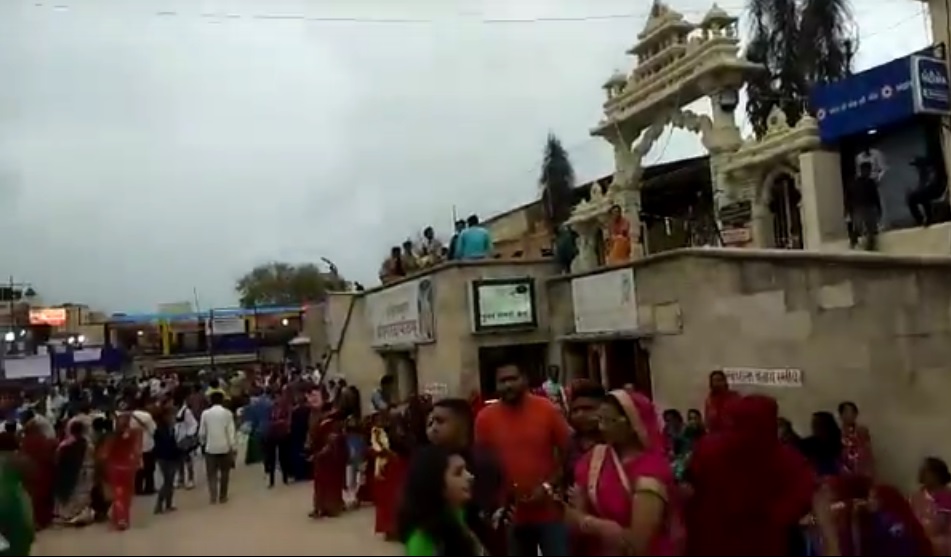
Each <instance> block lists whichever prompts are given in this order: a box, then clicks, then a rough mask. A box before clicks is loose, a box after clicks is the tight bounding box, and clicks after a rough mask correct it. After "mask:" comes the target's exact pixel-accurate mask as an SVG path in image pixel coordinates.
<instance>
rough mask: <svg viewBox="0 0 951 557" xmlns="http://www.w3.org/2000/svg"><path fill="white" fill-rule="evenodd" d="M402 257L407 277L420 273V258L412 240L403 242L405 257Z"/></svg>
mask: <svg viewBox="0 0 951 557" xmlns="http://www.w3.org/2000/svg"><path fill="white" fill-rule="evenodd" d="M401 257H402V260H403V270H404V271H406V274H407V275H411V274H413V273H415V272H416V271H419V258H418V257H417V255H416V247H415V246H414V245H413V241H412V240H406V241H405V242H403V255H402V256H401Z"/></svg>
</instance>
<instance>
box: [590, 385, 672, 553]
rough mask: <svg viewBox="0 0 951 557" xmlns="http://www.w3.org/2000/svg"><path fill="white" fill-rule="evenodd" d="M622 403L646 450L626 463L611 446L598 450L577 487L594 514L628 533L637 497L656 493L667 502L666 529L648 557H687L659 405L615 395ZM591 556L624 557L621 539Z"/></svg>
mask: <svg viewBox="0 0 951 557" xmlns="http://www.w3.org/2000/svg"><path fill="white" fill-rule="evenodd" d="M611 396H613V397H614V398H615V399H617V400H618V402H620V403H621V407H622V408H624V411H625V414H627V417H628V421H629V422H630V423H631V427H632V428H633V429H634V431H635V433H636V434H637V435H638V437H640V438H641V440H642V442H643V444H644V446H645V451H644V452H642V453H641V454H639V455H637V456H634V457H632V458H626V459H624V460H623V461H622V459H621V458H619V456H618V454H617V453H616V452H615V451H614V449H612V448H611V447H610V446H608V445H598V446H596V447H595V448H594V449H592V450H591V451H588V453H587V454H586V455H585V456H584V457H582V458H581V460H579V461H578V464H577V465H576V466H575V471H574V475H575V484H576V489H578V491H579V493H584V494H585V499H586V502H587V506H588V510H589V511H590V512H591V514H592V515H594V516H596V517H598V518H601V519H605V520H610V521H612V522H615V523H617V524H619V525H621V526H622V527H624V528H628V527H629V526H630V524H631V516H632V513H633V502H632V497H633V494H634V492H644V491H647V492H652V493H656V494H657V495H658V496H659V497H661V498H662V499H664V501H666V503H667V515H666V517H665V519H664V523H663V525H662V526H661V527H660V528H659V529H658V530H657V532H656V533H655V534H654V537H653V539H651V540H650V541H649V543H648V551H647V553H646V555H655V556H662V555H682V554H683V552H682V546H683V544H682V541H683V528H682V523H681V516H680V507H679V501H678V500H677V499H678V497H677V495H678V491H677V486H676V482H675V479H674V474H673V470H672V468H671V465H670V462H669V461H668V460H667V456H666V453H665V451H664V449H663V446H664V445H663V435H662V434H661V432H660V428H659V427H658V425H657V424H658V421H657V416H656V412H655V411H654V405H653V403H651V401H650V400H648V399H647V398H646V397H644V396H643V395H640V394H637V393H630V392H627V391H623V390H616V391H612V392H611ZM596 542H597V543H596V544H594V545H595V546H596V547H592V548H591V549H592V550H596V552H594V553H591V555H605V556H607V555H624V552H625V550H624V548H623V544H622V543H621V540H619V539H617V540H615V539H605V538H600V539H598V540H596Z"/></svg>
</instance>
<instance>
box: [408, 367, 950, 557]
mask: <svg viewBox="0 0 951 557" xmlns="http://www.w3.org/2000/svg"><path fill="white" fill-rule="evenodd" d="M497 382H498V389H499V396H500V400H499V401H498V402H495V403H492V404H489V405H487V406H486V405H483V404H481V403H473V401H465V400H457V399H446V400H441V401H438V402H436V403H435V404H434V406H433V408H432V410H431V411H430V413H429V420H428V427H427V438H428V443H424V444H422V445H420V447H419V448H418V449H417V450H416V451H415V453H414V454H413V455H412V459H411V461H410V464H409V466H408V468H406V469H405V470H406V471H405V474H406V477H405V479H404V480H403V481H402V483H403V491H402V498H401V500H402V506H401V511H400V513H399V519H398V522H397V533H398V535H399V538H400V540H401V541H402V542H403V543H404V544H405V547H406V554H407V555H444V554H450V553H451V554H455V555H485V554H489V555H533V556H534V555H537V554H538V553H539V552H540V553H541V554H542V555H891V556H896V555H949V554H951V544H949V542H951V521H949V517H951V489H949V487H948V486H949V483H951V475H949V472H948V466H947V464H946V463H945V462H944V461H943V460H942V459H940V458H937V457H933V456H932V457H927V458H925V459H924V460H923V462H922V465H921V469H920V474H919V477H918V483H919V487H918V489H917V490H915V491H914V493H912V494H911V495H910V497H906V496H905V495H904V494H903V493H902V492H901V491H900V490H899V489H897V488H896V487H894V486H892V485H888V484H886V483H883V482H882V481H881V480H880V479H879V478H878V477H877V475H876V472H875V462H874V456H873V451H872V445H871V435H870V433H869V431H868V429H867V428H866V427H865V426H864V425H862V423H861V422H860V421H859V413H858V407H857V405H855V404H854V403H851V402H843V403H842V404H840V405H839V408H838V419H837V417H836V416H835V415H833V414H832V413H831V412H825V411H820V412H817V413H816V414H815V415H814V416H813V420H812V431H811V432H810V435H809V436H807V437H799V436H798V435H797V434H796V433H795V431H794V430H793V429H792V428H791V427H790V424H789V422H788V421H786V420H783V419H782V418H781V417H780V416H779V408H778V405H777V403H776V401H775V400H774V399H772V398H770V397H766V396H761V395H751V396H743V395H740V394H739V393H737V392H735V391H733V390H732V389H731V388H730V387H729V385H728V383H727V381H726V377H725V376H724V375H723V373H721V372H714V373H712V374H711V377H710V393H709V396H708V397H707V400H706V403H705V405H704V408H703V411H702V412H701V411H700V410H699V409H691V410H688V411H687V412H686V415H687V418H686V419H683V414H681V412H680V411H678V410H667V411H666V412H664V414H663V415H662V416H658V415H657V412H656V410H655V407H654V405H653V403H652V402H651V401H650V400H649V399H648V398H647V397H645V396H643V395H642V394H639V393H637V392H636V391H634V390H633V389H632V388H624V389H619V390H614V391H610V392H605V390H604V389H603V388H602V387H601V386H600V385H598V384H595V383H590V382H587V381H581V382H578V383H576V384H574V385H572V386H570V387H569V388H567V389H562V388H560V387H557V385H552V383H551V382H549V383H547V384H546V385H545V387H544V388H542V389H541V390H539V391H537V392H536V393H532V392H529V390H528V388H527V382H526V378H525V376H524V375H523V374H522V373H521V371H520V370H519V369H518V368H517V367H516V366H513V365H501V366H499V368H498V370H497ZM553 387H554V388H553ZM437 477H438V478H442V481H441V482H434V481H433V478H437Z"/></svg>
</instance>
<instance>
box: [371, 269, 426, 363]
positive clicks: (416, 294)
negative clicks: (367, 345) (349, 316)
mask: <svg viewBox="0 0 951 557" xmlns="http://www.w3.org/2000/svg"><path fill="white" fill-rule="evenodd" d="M434 303H435V289H434V284H433V281H432V279H431V278H429V277H424V278H421V279H416V280H412V281H409V282H403V283H400V284H397V285H394V286H390V287H388V288H384V289H383V290H380V291H377V292H373V293H372V294H368V295H367V296H366V298H365V304H366V306H365V308H366V316H367V321H368V322H369V323H370V327H372V329H373V331H372V340H371V344H372V346H374V347H378V348H379V347H383V346H405V345H413V344H422V343H427V342H433V341H434V340H435V338H436V314H435V307H434Z"/></svg>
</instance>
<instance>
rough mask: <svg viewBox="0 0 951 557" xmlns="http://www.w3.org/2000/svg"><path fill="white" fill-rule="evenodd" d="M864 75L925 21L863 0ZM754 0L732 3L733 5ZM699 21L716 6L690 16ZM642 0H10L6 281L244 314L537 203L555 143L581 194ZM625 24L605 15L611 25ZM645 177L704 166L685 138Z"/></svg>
mask: <svg viewBox="0 0 951 557" xmlns="http://www.w3.org/2000/svg"><path fill="white" fill-rule="evenodd" d="M861 3H862V9H861V10H860V11H859V12H858V14H857V16H858V17H857V19H858V25H859V27H860V29H861V31H862V44H861V52H860V63H859V65H860V67H867V66H870V65H874V64H877V63H879V62H883V61H886V60H888V59H890V58H894V57H897V56H900V55H902V54H904V53H907V52H909V51H911V50H914V49H917V48H920V47H923V46H925V45H926V44H927V43H928V42H929V34H928V30H927V25H926V23H925V19H924V16H923V15H922V13H921V5H920V4H919V3H918V2H914V1H912V0H861ZM742 4H743V0H722V1H721V5H722V7H724V8H727V9H729V10H732V11H738V10H739V9H741V8H742ZM671 5H672V7H674V8H677V9H679V10H680V11H682V12H684V13H685V14H686V15H687V16H690V17H697V18H699V17H700V16H702V14H703V12H704V11H705V10H706V9H707V8H708V7H709V6H710V3H709V2H708V1H707V0H673V1H672V4H671ZM648 9H649V5H648V2H647V1H646V0H644V1H632V0H624V1H618V0H586V1H584V2H581V1H578V0H571V1H569V0H518V1H512V0H400V1H399V2H394V1H382V0H346V1H344V0H141V1H134V2H133V1H128V0H82V1H80V0H52V1H47V0H43V1H39V2H38V1H36V0H3V1H2V2H0V233H2V235H3V236H2V237H3V240H4V241H3V242H2V243H0V276H3V277H6V276H7V275H9V274H13V275H14V276H15V277H16V278H17V279H18V280H25V281H29V282H31V283H32V284H33V285H34V286H35V287H36V288H37V290H39V291H40V292H41V294H43V296H44V299H46V300H47V301H55V302H59V301H74V302H87V303H90V304H92V305H95V306H101V307H103V308H107V309H109V310H115V311H120V310H121V311H131V310H146V311H148V310H152V309H154V308H155V306H156V304H158V303H162V302H170V301H175V300H182V299H190V298H191V297H192V290H193V288H195V289H197V290H198V292H199V293H200V295H201V299H202V302H201V303H202V305H218V306H224V305H229V304H232V303H233V302H234V295H233V291H232V286H233V283H234V279H235V277H237V276H238V275H240V274H241V273H242V271H244V270H247V269H249V268H250V267H251V266H253V265H254V264H256V263H260V262H266V261H269V260H288V261H307V260H316V259H317V258H319V257H321V256H325V257H329V258H330V259H332V260H334V261H336V262H337V264H338V266H339V267H340V268H341V270H342V271H343V272H344V273H345V274H347V275H348V276H352V277H354V278H357V279H359V280H365V281H371V280H373V279H374V276H375V274H376V270H377V268H378V265H379V261H380V259H381V257H382V256H383V255H384V254H385V253H386V250H387V248H388V246H390V245H393V244H395V243H398V241H399V240H400V239H402V238H405V237H407V236H409V235H411V234H414V233H415V232H416V231H417V230H418V229H419V228H421V227H423V226H425V225H427V224H433V225H436V226H437V227H438V228H440V229H442V231H443V232H447V231H448V229H449V225H450V218H451V214H452V208H453V206H455V207H457V208H458V211H459V213H460V214H469V213H473V212H475V213H478V214H480V215H483V216H488V215H490V214H491V213H493V212H496V211H500V210H504V209H506V208H507V207H510V206H512V205H513V204H516V203H522V202H526V201H529V200H530V199H532V198H533V197H534V196H535V195H536V194H537V185H536V177H537V166H538V161H539V156H540V149H541V146H542V143H543V141H544V138H545V134H546V133H547V132H548V131H549V130H551V131H553V132H555V133H556V134H558V135H559V136H560V137H561V138H562V140H563V142H564V143H565V145H566V146H568V147H569V148H570V150H571V155H572V158H573V161H574V163H575V166H576V169H577V172H578V174H579V178H581V179H587V178H592V177H595V176H598V175H602V174H604V173H607V172H609V171H610V170H611V168H612V164H611V159H610V150H609V149H608V147H607V146H606V144H602V143H601V142H599V141H598V140H594V139H591V138H589V137H588V135H587V130H588V128H589V127H590V126H591V125H592V124H593V123H594V122H595V121H596V120H597V119H598V117H599V108H600V104H601V102H602V100H603V98H602V93H601V91H600V89H599V85H600V83H601V82H602V81H603V80H604V78H606V77H607V76H608V75H610V74H611V72H612V70H613V69H615V68H622V69H625V70H626V69H628V68H629V67H630V60H629V59H628V58H627V57H626V56H625V55H624V50H625V49H626V48H627V47H629V46H631V44H632V43H633V42H634V38H635V35H636V34H637V32H638V31H639V30H640V28H641V26H642V25H643V21H644V19H645V16H646V12H647V11H648ZM609 16H610V17H609ZM662 144H665V145H666V148H663V149H661V148H658V149H657V151H658V152H653V153H651V154H650V155H648V159H647V160H648V162H655V161H660V160H669V159H675V158H681V157H684V156H690V155H695V154H698V153H699V152H700V147H699V143H698V142H697V141H696V140H695V138H693V137H691V136H689V135H683V134H681V133H676V132H675V133H674V134H673V135H672V136H671V139H670V140H669V141H666V142H662Z"/></svg>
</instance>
